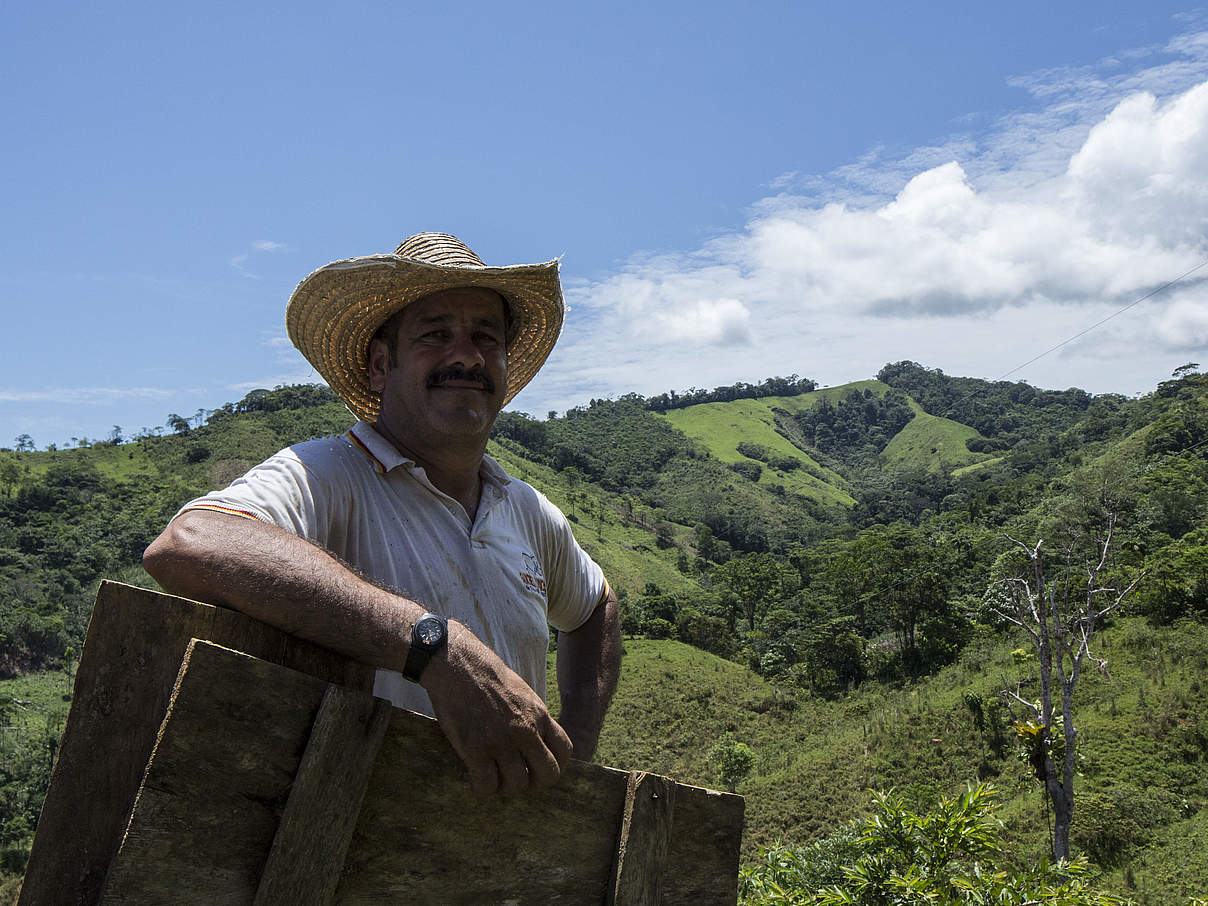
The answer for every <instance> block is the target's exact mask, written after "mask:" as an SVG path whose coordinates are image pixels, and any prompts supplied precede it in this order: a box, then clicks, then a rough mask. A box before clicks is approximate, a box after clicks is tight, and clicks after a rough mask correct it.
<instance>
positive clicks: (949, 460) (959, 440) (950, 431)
mask: <svg viewBox="0 0 1208 906" xmlns="http://www.w3.org/2000/svg"><path fill="white" fill-rule="evenodd" d="M910 408H912V409H913V410H914V418H913V419H911V420H910V421H909V422H907V424H906V427H905V428H903V429H902V430H901V431H899V432H898V433H897V434H896V435H894V437H893V438H892V439H891V440H890V441H889V443H888V444H887V445H886V447H885V449H884V450H883V451H882V452H881V458H882V459H883V460H884V462H885V464H886V465H889V466H894V467H896V468H906V469H926V470H932V471H944V472H952V471H953V470H956V469H959V468H962V467H965V468H968V467H970V466H972V465H978V464H981V463H983V462H985V461H987V460H989V459H991V458H992V457H991V456H990V454H988V453H974V452H972V451H971V450H970V449H969V448H968V447H967V446H965V441H967V440H971V439H972V438H974V437H981V434H980V433H979V432H978V431H976V430H975V429H973V428H970V427H969V426H968V425H963V424H961V423H960V422H954V421H952V419H949V418H942V417H940V416H937V415H928V414H927V413H926V412H924V411H923V410H922V408H921V407H920V406H919V405H918V404H917V403H916V402H914V400H911V401H910Z"/></svg>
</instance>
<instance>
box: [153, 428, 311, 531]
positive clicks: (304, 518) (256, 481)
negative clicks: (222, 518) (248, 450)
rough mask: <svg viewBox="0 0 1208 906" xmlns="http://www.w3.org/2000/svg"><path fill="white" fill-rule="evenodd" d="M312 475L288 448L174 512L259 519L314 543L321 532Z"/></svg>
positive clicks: (178, 513)
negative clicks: (197, 511) (217, 513)
mask: <svg viewBox="0 0 1208 906" xmlns="http://www.w3.org/2000/svg"><path fill="white" fill-rule="evenodd" d="M316 509H317V508H316V505H315V488H314V486H313V480H312V476H311V475H310V473H309V472H308V470H307V469H306V467H305V466H304V465H303V464H302V461H301V460H300V459H299V458H298V456H297V455H296V454H295V453H294V452H293V451H292V450H289V449H286V450H282V451H281V452H279V453H276V454H274V455H273V456H271V457H269V458H268V459H266V460H265V461H264V462H262V463H261V464H260V465H258V466H256V467H254V468H253V469H251V470H250V471H249V472H247V473H246V474H244V475H243V476H242V477H240V478H237V479H235V481H233V482H232V483H231V484H230V485H229V486H228V487H226V488H223V489H222V490H219V491H211V492H210V493H208V494H206V495H204V496H202V497H198V498H197V499H196V500H190V501H189V502H188V503H186V504H185V505H184V506H183V507H181V508H180V510H179V511H178V512H177V513H176V515H177V516H179V515H180V514H181V513H184V512H187V511H189V510H212V511H215V512H219V513H229V514H231V515H235V516H242V517H244V518H247V519H258V520H259V521H261V522H267V523H269V524H270V525H275V526H277V527H278V528H283V529H285V530H286V531H287V532H292V533H294V534H295V535H299V536H301V537H303V538H306V539H308V540H309V541H312V542H314V543H316V544H320V545H321V544H323V543H324V540H325V539H324V538H322V537H321V536H322V535H323V534H324V533H323V532H322V530H321V526H320V524H319V520H318V519H317V517H316Z"/></svg>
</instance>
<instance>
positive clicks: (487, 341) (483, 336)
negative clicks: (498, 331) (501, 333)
mask: <svg viewBox="0 0 1208 906" xmlns="http://www.w3.org/2000/svg"><path fill="white" fill-rule="evenodd" d="M476 339H477V341H478V342H479V343H482V344H483V345H484V346H498V345H499V337H497V336H495V335H494V334H492V333H480V334H478V336H477V337H476Z"/></svg>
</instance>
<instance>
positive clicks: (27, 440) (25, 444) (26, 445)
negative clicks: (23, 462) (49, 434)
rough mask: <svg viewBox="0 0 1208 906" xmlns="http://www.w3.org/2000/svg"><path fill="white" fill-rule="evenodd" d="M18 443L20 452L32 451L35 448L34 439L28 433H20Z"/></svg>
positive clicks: (17, 447)
mask: <svg viewBox="0 0 1208 906" xmlns="http://www.w3.org/2000/svg"><path fill="white" fill-rule="evenodd" d="M16 444H17V446H16V450H17V452H18V453H32V452H33V451H34V449H35V444H34V439H33V438H32V437H30V436H29V435H28V434H18V435H17V440H16Z"/></svg>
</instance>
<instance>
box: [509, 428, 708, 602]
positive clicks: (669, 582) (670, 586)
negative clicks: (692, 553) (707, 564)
mask: <svg viewBox="0 0 1208 906" xmlns="http://www.w3.org/2000/svg"><path fill="white" fill-rule="evenodd" d="M489 452H490V454H491V456H493V457H494V458H495V459H496V460H498V462H499V464H500V465H501V466H503V468H504V469H505V470H506V471H507V472H508V474H509V475H513V476H515V477H516V478H519V479H521V480H522V481H526V482H528V483H529V484H531V485H533V487H535V488H537V490H539V491H541V493H543V494H544V495H545V496H546V497H548V498H549V499H550V500H551V501H552V502H553V503H554V504H555V505H556V506H557V507H558V508H559V509H561V510H562V512H564V513H566V515H567V518H568V519H570V520H571V524H572V527H573V529H574V533H575V538H576V540H578V542H579V544H580V545H582V547H583V549H584V550H586V551H587V552H588V554H590V555H591V557H592V559H594V560H595V561H596V562H597V563H599V564H600V566H601V568H603V570H604V574H605V575H606V576H608V581H609V582H610V583H611V584H612V586H613V588H614V589H616V590H618V591H620V590H621V589H628V590H629V591H630V592H634V593H637V592H641V591H642V590H643V589H644V588H645V587H646V583H648V582H654V583H656V584H657V585H658V586H659V587H660V588H662V589H663V590H664V591H668V592H676V591H692V590H694V589H696V588H697V585H696V583H695V582H693V581H692V580H691V579H689V578H688V577H686V576H685V575H684V574H683V573H681V572H680V571H679V569H678V568H677V566H676V560H677V558H678V556H679V553H680V548H678V547H670V548H666V549H662V548H660V547H659V546H658V544H657V542H656V540H655V534H654V529H653V522H652V516H651V514H650V511H649V509H648V508H646V507H643V506H642V505H640V504H635V503H633V502H632V501H626V500H624V499H623V498H620V497H618V496H617V495H615V494H609V493H608V492H607V491H603V490H601V489H600V488H599V487H598V486H596V485H593V484H590V483H582V482H580V483H576V484H575V486H574V487H571V486H570V484H569V483H568V482H567V479H566V476H565V475H564V474H562V473H559V472H556V471H554V470H553V469H551V468H549V467H547V466H543V465H541V464H540V463H535V462H533V461H532V460H529V459H523V458H521V457H520V456H518V455H516V454H515V453H513V452H512V451H511V450H509V449H507V448H506V447H504V446H501V445H500V444H498V443H494V442H492V443H491V445H490V448H489ZM688 531H689V530H688V528H687V527H686V526H677V527H676V532H677V534H686V533H687V532H688Z"/></svg>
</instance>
